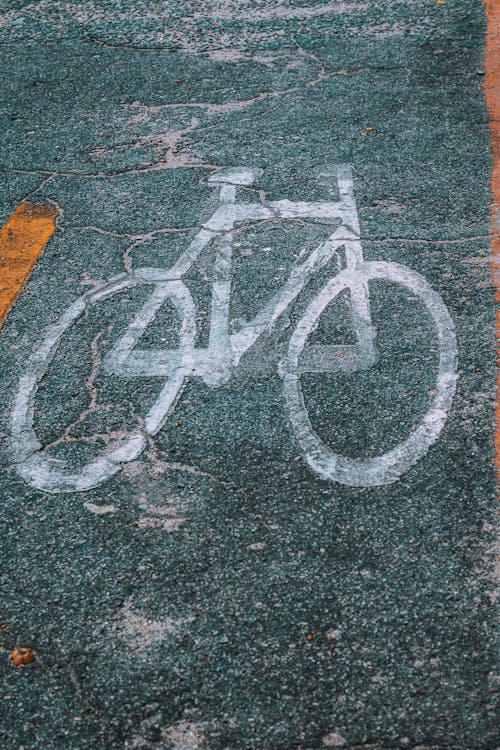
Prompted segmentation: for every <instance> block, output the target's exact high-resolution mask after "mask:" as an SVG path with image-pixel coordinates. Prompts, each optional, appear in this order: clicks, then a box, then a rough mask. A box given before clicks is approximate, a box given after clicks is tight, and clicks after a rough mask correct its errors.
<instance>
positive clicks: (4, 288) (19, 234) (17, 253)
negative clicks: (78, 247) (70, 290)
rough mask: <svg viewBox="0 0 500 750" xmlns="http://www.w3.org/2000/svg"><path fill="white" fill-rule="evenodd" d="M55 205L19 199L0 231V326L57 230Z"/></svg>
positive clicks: (57, 214) (57, 212)
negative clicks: (23, 201) (18, 203)
mask: <svg viewBox="0 0 500 750" xmlns="http://www.w3.org/2000/svg"><path fill="white" fill-rule="evenodd" d="M58 216H59V211H58V210H57V208H55V207H54V206H49V205H44V204H31V203H21V205H20V206H18V208H17V209H16V210H15V211H14V213H13V214H12V216H11V217H10V219H9V220H8V221H7V223H6V224H5V226H4V227H3V228H2V230H1V232H0V328H1V327H2V326H3V324H4V323H5V321H6V319H7V316H8V314H9V312H10V311H11V309H12V307H13V306H14V304H15V302H16V300H17V298H18V297H19V295H20V293H21V291H22V289H23V287H24V285H25V284H26V281H27V279H28V277H29V275H30V273H31V271H32V270H33V267H34V265H35V263H36V262H37V260H38V258H39V257H40V255H41V254H42V253H43V251H44V249H45V246H46V245H47V242H48V241H49V239H50V238H51V237H52V235H53V234H54V232H55V230H56V219H57V217H58Z"/></svg>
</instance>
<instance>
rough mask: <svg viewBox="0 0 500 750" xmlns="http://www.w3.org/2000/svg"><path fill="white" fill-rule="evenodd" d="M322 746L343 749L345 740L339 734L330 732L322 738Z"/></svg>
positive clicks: (345, 743)
mask: <svg viewBox="0 0 500 750" xmlns="http://www.w3.org/2000/svg"><path fill="white" fill-rule="evenodd" d="M323 745H324V746H325V747H345V746H346V745H347V740H346V739H345V738H344V737H342V735H341V734H339V732H330V734H327V735H326V737H323Z"/></svg>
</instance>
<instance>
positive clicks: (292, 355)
mask: <svg viewBox="0 0 500 750" xmlns="http://www.w3.org/2000/svg"><path fill="white" fill-rule="evenodd" d="M260 174H261V170H258V169H246V168H237V169H225V170H220V171H218V172H216V173H215V174H214V175H213V176H212V177H210V178H209V183H210V184H211V185H214V186H217V187H218V189H219V205H218V208H217V209H216V210H215V212H214V214H213V215H212V216H211V218H210V219H209V220H208V221H207V222H206V223H205V224H204V225H203V226H202V228H201V229H200V231H199V232H198V233H197V234H196V236H195V237H194V239H193V240H192V242H191V243H190V244H189V246H188V247H187V248H186V250H185V251H184V252H183V253H182V254H181V256H180V257H179V258H178V260H177V261H176V262H175V263H174V265H173V266H172V267H171V268H168V269H164V268H149V267H147V268H140V269H137V270H135V271H132V272H131V273H129V274H122V275H121V276H119V277H115V278H113V279H111V280H110V281H108V282H107V283H105V284H103V285H102V286H100V287H99V288H97V289H93V290H91V291H89V292H87V293H86V294H84V295H83V296H81V297H80V298H79V299H78V300H76V302H74V303H73V304H72V305H71V306H70V307H69V308H68V309H67V310H66V311H65V312H64V313H63V314H62V315H61V317H60V318H59V320H58V321H57V322H55V323H54V324H52V325H51V326H50V327H49V328H48V330H47V331H46V333H45V335H44V337H43V340H42V343H41V344H40V346H39V347H38V348H37V349H36V351H35V352H34V354H33V355H32V356H31V358H30V360H29V362H28V365H27V367H26V370H25V372H24V374H23V375H22V377H21V379H20V382H19V386H18V389H17V394H16V397H15V402H14V408H13V412H12V418H11V436H12V450H13V453H14V459H15V462H16V465H17V469H18V472H19V473H20V475H21V476H22V477H23V478H24V479H25V480H26V481H27V482H28V483H30V484H31V485H33V486H34V487H36V488H37V489H40V490H44V491H46V492H51V493H57V492H74V491H85V490H89V489H92V488H95V487H98V486H99V485H101V484H102V483H103V482H104V481H106V480H107V479H109V478H110V477H112V476H113V475H114V474H116V473H117V472H118V471H119V470H120V469H121V467H122V466H123V465H124V464H125V463H127V462H129V461H132V460H134V459H136V458H138V456H139V455H140V454H141V452H142V451H143V450H144V448H145V446H146V444H147V438H148V436H154V435H156V434H157V433H158V432H159V431H160V430H161V428H162V426H163V424H164V422H165V420H166V419H167V417H168V416H169V415H170V414H171V413H172V411H173V410H174V409H175V406H176V404H177V402H178V399H179V397H180V395H181V393H182V390H183V388H184V385H185V383H186V381H187V379H188V378H192V377H198V378H201V379H202V380H203V381H204V382H205V383H206V384H208V385H209V386H211V387H216V386H220V385H222V384H225V383H227V382H228V381H229V380H230V379H231V377H232V375H233V373H234V372H235V371H236V369H237V368H238V366H239V363H240V360H241V358H242V356H243V354H244V353H245V352H247V351H248V350H249V349H250V348H251V347H252V346H253V345H254V344H255V342H256V341H257V340H258V339H259V337H261V336H262V335H263V334H265V333H266V332H269V331H271V329H272V328H273V326H275V324H276V322H277V320H278V319H279V318H280V316H282V315H283V313H284V312H285V311H286V310H288V309H289V308H290V306H291V305H292V303H293V302H294V301H295V300H296V299H297V297H298V295H299V294H300V293H301V292H302V290H303V289H304V288H305V287H306V285H307V284H308V282H309V281H310V280H311V279H312V277H313V276H314V275H315V274H317V273H318V272H319V271H320V270H321V269H323V268H325V267H326V266H327V264H328V263H329V262H330V261H331V260H332V259H334V260H335V258H336V257H337V260H338V259H339V258H340V257H342V259H343V264H340V262H339V269H338V272H337V273H336V274H335V275H334V276H332V277H330V278H329V279H328V281H327V282H326V283H325V284H324V286H323V287H322V288H321V289H320V291H319V292H318V293H315V294H314V296H313V298H312V299H311V301H310V302H309V304H308V305H307V308H306V310H305V312H304V313H303V315H302V317H301V318H300V320H299V321H298V323H297V325H296V327H295V329H294V330H293V333H292V335H291V337H290V341H289V345H288V350H287V353H286V355H285V356H284V358H283V359H282V360H281V362H280V364H279V368H278V369H279V375H280V377H281V378H282V382H283V390H284V397H285V398H284V400H285V407H286V411H287V414H288V417H289V420H290V424H291V428H292V432H293V434H294V436H295V439H296V441H297V443H298V445H299V447H300V450H301V451H302V454H303V456H304V458H305V460H306V462H307V464H308V465H309V466H310V468H311V469H312V470H313V471H315V472H316V473H317V474H319V475H320V476H321V477H323V478H324V479H327V480H331V481H335V482H340V483H342V484H345V485H350V486H361V487H362V486H376V485H384V484H390V483H391V482H395V481H397V480H398V479H399V477H400V476H401V475H402V474H403V473H404V472H405V471H406V470H408V469H409V468H410V467H411V466H413V465H414V464H415V463H416V462H417V461H418V460H419V459H420V458H422V456H423V455H424V454H425V453H426V452H427V450H428V449H429V447H430V446H431V445H432V444H433V443H434V442H435V441H436V440H437V438H438V436H439V434H440V432H441V430H442V428H443V426H444V424H445V421H446V419H447V415H448V413H449V410H450V407H451V404H452V400H453V397H454V393H455V388H456V380H457V344H456V337H455V332H454V325H453V321H452V319H451V317H450V314H449V313H448V310H447V309H446V306H445V304H444V302H443V300H442V298H441V296H440V295H439V294H438V293H437V292H436V291H434V290H433V289H432V287H431V286H430V285H429V284H428V283H427V281H426V280H425V279H424V278H423V277H422V276H421V275H420V274H418V273H416V272H415V271H413V270H411V269H409V268H407V267H406V266H403V265H399V264H396V263H392V262H384V261H370V262H369V261H365V260H364V258H363V249H362V244H361V239H360V228H359V220H358V213H357V208H356V202H355V198H354V189H353V180H352V175H351V171H350V168H349V167H347V166H336V167H331V168H325V169H324V170H323V171H322V172H321V173H320V174H319V175H318V176H319V177H320V178H321V181H322V184H325V183H327V184H328V183H330V184H331V186H332V188H333V187H334V188H335V189H336V190H337V196H338V200H335V201H332V202H328V201H321V202H300V201H289V200H277V201H269V202H267V203H265V202H259V203H257V202H237V201H236V194H237V190H238V188H243V187H248V186H249V185H251V184H252V183H253V182H254V180H255V179H256V178H257V177H258V176H259V175H260ZM337 196H336V197H337ZM272 219H275V220H290V219H302V220H305V221H307V220H312V221H316V222H318V221H319V222H321V223H324V224H327V225H328V224H331V225H332V226H333V225H335V229H334V231H332V233H331V234H330V235H329V236H328V238H327V239H326V240H324V241H322V242H320V243H319V244H318V245H317V246H316V247H315V248H314V249H313V250H312V251H311V252H309V254H307V255H306V257H305V259H304V260H303V261H302V262H297V264H296V265H295V266H294V267H293V269H292V271H291V273H290V275H289V277H288V280H287V281H286V283H285V284H284V285H283V286H282V287H281V288H280V289H279V290H278V291H277V292H276V293H275V294H274V295H273V296H272V298H271V299H270V300H269V302H267V304H265V305H264V307H263V308H262V309H261V310H260V312H258V314H257V315H256V316H255V317H254V318H253V319H252V320H250V321H249V322H247V323H245V324H244V325H243V327H242V328H241V329H240V330H238V331H237V332H235V333H231V332H230V315H229V311H230V300H231V275H232V274H231V268H232V265H231V264H232V245H233V236H232V231H233V229H234V228H235V227H236V226H238V225H241V224H242V223H245V225H247V224H252V223H256V224H258V223H259V222H263V221H267V220H272ZM339 222H340V223H339ZM214 241H216V242H215V246H216V257H215V263H214V274H213V281H212V302H211V317H210V333H209V339H208V345H207V346H206V347H204V348H202V347H199V346H195V343H194V342H195V335H196V309H195V304H194V302H193V298H192V296H191V293H190V291H189V289H188V287H187V285H186V284H185V283H184V281H183V280H182V279H183V277H184V276H185V275H186V274H187V272H188V271H189V269H190V268H191V267H192V265H193V264H194V262H195V261H196V260H197V259H198V257H199V256H200V254H201V253H202V252H203V251H204V250H205V249H206V248H207V247H208V246H209V245H210V244H211V243H213V242H214ZM341 250H342V251H343V252H342V256H340V252H341ZM299 261H300V257H299ZM374 280H387V281H390V282H394V283H397V284H399V285H401V286H402V287H404V288H406V289H407V290H409V291H410V292H411V293H412V295H413V296H414V297H416V298H418V299H419V300H420V302H421V303H422V305H423V306H424V307H425V308H426V309H427V312H428V315H429V317H430V319H431V320H432V322H433V328H434V333H435V335H436V336H437V340H438V347H439V362H438V366H437V373H436V384H435V388H434V390H433V392H432V394H433V395H432V398H431V399H430V403H429V405H428V409H427V412H426V414H425V416H424V417H423V419H422V420H421V422H420V423H419V425H418V426H417V427H416V428H415V429H413V430H412V431H411V432H410V434H409V435H408V437H407V438H406V440H404V441H403V442H401V443H399V444H398V445H397V446H396V447H394V448H392V449H391V450H388V451H387V452H385V453H383V454H381V455H377V456H373V457H369V458H354V457H350V456H346V455H343V454H341V453H336V452H334V451H333V450H332V449H331V448H330V447H329V446H328V445H326V444H325V443H324V442H323V441H322V440H321V439H320V437H319V436H318V435H317V434H316V432H315V431H314V428H313V426H312V423H311V420H310V417H309V414H308V411H307V407H306V404H305V400H304V396H303V389H302V384H301V376H302V375H304V374H305V373H335V372H343V373H355V372H356V371H358V370H363V369H367V368H369V367H371V366H372V365H373V364H374V363H375V361H376V345H375V331H374V327H373V326H372V320H371V313H370V288H369V287H370V282H371V281H374ZM143 285H146V286H148V287H151V288H152V290H151V293H150V295H149V296H148V298H147V300H146V302H145V303H143V305H142V307H141V308H140V310H139V311H138V312H137V313H136V315H135V317H134V318H133V320H132V321H131V322H130V323H129V324H128V325H127V328H126V330H125V333H124V335H122V336H121V338H120V339H119V340H118V341H117V342H116V343H115V344H114V345H113V346H112V348H111V350H110V351H108V352H107V354H106V355H105V356H104V358H103V362H102V366H103V369H104V371H105V372H106V373H107V375H109V376H111V377H113V376H118V377H121V378H123V377H125V378H134V377H142V378H144V377H155V378H162V379H164V385H163V387H162V388H161V391H160V394H159V396H158V398H157V399H156V401H155V402H154V404H153V406H152V407H151V408H150V410H149V412H148V413H147V414H146V416H145V419H144V424H143V426H142V427H141V429H136V430H134V431H133V432H131V433H130V434H129V435H128V436H127V437H126V438H125V439H122V440H119V441H117V442H116V443H115V444H113V445H110V446H108V447H107V448H106V449H105V450H104V451H103V452H102V453H101V454H100V455H98V456H97V458H95V459H94V460H92V461H90V462H89V463H87V464H85V465H83V466H81V467H79V468H76V469H75V468H72V467H71V466H68V465H67V462H66V461H65V460H63V459H60V458H55V457H53V456H51V455H50V454H49V453H48V452H47V451H46V450H45V449H44V448H43V446H42V445H41V443H40V442H39V440H38V438H37V435H36V432H35V429H34V402H35V396H36V393H37V389H38V387H39V384H40V382H41V380H42V379H43V377H44V376H45V374H46V373H47V370H48V367H49V365H50V362H51V360H52V359H53V357H54V355H55V352H56V350H57V348H58V346H59V343H60V342H61V339H62V337H63V336H64V335H65V334H66V332H68V330H69V329H70V328H71V326H72V325H73V324H74V323H75V322H76V321H77V320H78V319H79V318H80V317H81V316H82V315H83V314H84V312H85V311H86V309H87V308H89V307H92V306H94V305H97V304H98V303H99V302H101V301H103V300H107V299H109V298H111V297H112V296H113V295H115V294H119V293H121V292H123V291H124V290H128V289H131V288H133V287H139V286H143ZM345 291H347V292H348V293H349V301H350V302H349V304H350V315H351V318H352V325H353V329H354V331H355V334H356V343H355V344H350V345H337V344H336V345H333V344H312V343H308V339H309V338H310V336H311V334H312V333H313V332H314V331H315V329H316V327H317V326H318V323H319V320H320V317H321V315H322V313H323V312H324V310H325V309H326V308H327V306H328V305H329V304H330V303H332V301H333V300H335V299H336V298H337V297H338V295H339V294H341V293H342V292H345ZM167 300H168V301H169V302H170V303H171V304H172V305H173V306H174V308H175V310H176V312H177V314H178V316H179V319H180V328H179V342H180V343H179V346H177V347H176V348H175V349H168V348H166V349H154V350H151V349H148V350H146V349H143V350H141V349H139V348H138V344H139V341H140V339H141V336H142V335H143V334H144V332H145V331H146V329H147V327H148V326H149V325H150V324H151V323H152V322H153V321H154V320H155V318H156V316H157V314H158V312H159V310H160V308H161V307H162V305H163V304H164V303H165V302H166V301H167Z"/></svg>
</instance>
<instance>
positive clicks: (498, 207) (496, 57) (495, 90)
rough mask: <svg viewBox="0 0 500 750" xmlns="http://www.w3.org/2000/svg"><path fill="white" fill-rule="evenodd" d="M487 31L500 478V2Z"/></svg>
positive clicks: (489, 15) (489, 8)
mask: <svg viewBox="0 0 500 750" xmlns="http://www.w3.org/2000/svg"><path fill="white" fill-rule="evenodd" d="M484 4H485V8H486V19H487V32H486V55H485V63H484V72H485V78H484V90H485V95H486V104H487V106H488V111H489V122H490V133H491V150H492V153H493V171H492V176H491V194H492V206H491V233H492V240H491V249H492V257H491V269H492V273H493V279H494V283H495V288H496V295H495V299H496V303H497V312H496V337H497V368H498V369H497V406H496V432H495V457H496V466H497V470H498V472H499V480H500V5H499V3H498V0H485V3H484Z"/></svg>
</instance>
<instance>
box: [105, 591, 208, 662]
mask: <svg viewBox="0 0 500 750" xmlns="http://www.w3.org/2000/svg"><path fill="white" fill-rule="evenodd" d="M192 622H194V617H184V618H174V617H171V618H170V617H167V618H164V619H156V618H152V617H149V616H148V615H147V614H146V613H145V612H142V611H140V610H138V609H136V608H134V606H133V603H132V599H128V600H127V601H126V603H125V604H124V606H123V607H122V609H121V611H120V614H119V619H118V621H117V622H116V623H113V626H112V630H113V632H115V633H117V634H118V635H119V636H120V638H121V640H122V641H124V642H125V643H126V644H127V646H128V648H129V649H130V650H131V651H133V652H135V653H137V654H138V655H143V656H147V655H148V652H149V651H150V650H151V649H152V648H154V647H156V646H158V645H159V644H161V643H163V642H164V641H165V639H166V638H167V637H168V636H173V635H174V634H175V633H177V632H178V631H179V630H181V629H182V627H183V626H185V625H189V624H191V623H192Z"/></svg>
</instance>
